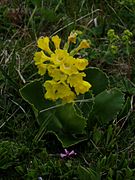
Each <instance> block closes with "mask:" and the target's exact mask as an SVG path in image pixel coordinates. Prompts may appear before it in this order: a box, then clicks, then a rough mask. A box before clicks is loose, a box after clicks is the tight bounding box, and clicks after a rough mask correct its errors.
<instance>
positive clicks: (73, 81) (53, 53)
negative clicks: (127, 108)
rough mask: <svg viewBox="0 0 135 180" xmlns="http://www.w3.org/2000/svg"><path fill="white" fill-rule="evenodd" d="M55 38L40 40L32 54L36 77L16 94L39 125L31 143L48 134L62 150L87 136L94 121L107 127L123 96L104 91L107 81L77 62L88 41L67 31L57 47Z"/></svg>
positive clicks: (85, 63) (97, 71)
mask: <svg viewBox="0 0 135 180" xmlns="http://www.w3.org/2000/svg"><path fill="white" fill-rule="evenodd" d="M61 41H62V40H61V38H60V37H59V36H58V35H56V36H53V37H51V38H49V37H47V36H46V37H41V38H39V39H38V41H37V46H38V48H39V49H40V50H39V51H38V52H35V54H34V63H35V65H36V66H37V69H38V74H39V75H40V76H41V78H40V79H36V80H35V81H32V82H30V83H29V84H27V85H26V86H24V87H23V88H22V89H21V90H20V93H21V95H22V97H23V98H24V99H25V100H26V101H27V102H28V103H29V104H31V106H32V107H33V110H34V113H35V117H36V118H37V122H38V123H39V132H38V133H37V135H36V136H35V139H34V141H38V140H39V139H40V138H42V137H43V135H44V134H45V133H54V134H55V135H56V136H57V138H58V139H59V141H60V142H61V143H62V146H63V147H68V146H71V145H74V144H76V143H78V142H81V141H84V140H86V139H87V138H88V135H87V134H88V133H87V131H89V130H91V128H92V126H93V125H94V122H99V123H103V124H104V123H108V122H110V121H111V120H112V119H113V118H114V117H116V116H117V114H118V113H119V112H120V110H121V109H122V106H123V103H124V95H123V93H122V92H121V91H120V90H118V89H116V88H112V89H110V86H109V78H108V77H107V75H106V74H105V73H104V72H102V71H101V70H100V69H98V68H94V67H89V64H90V60H87V59H85V58H80V57H81V55H82V53H83V52H84V51H85V49H87V48H92V47H91V43H90V40H86V39H82V38H81V32H80V31H72V32H71V33H70V35H69V37H68V39H67V42H66V43H65V44H64V45H63V47H62V44H63V42H61Z"/></svg>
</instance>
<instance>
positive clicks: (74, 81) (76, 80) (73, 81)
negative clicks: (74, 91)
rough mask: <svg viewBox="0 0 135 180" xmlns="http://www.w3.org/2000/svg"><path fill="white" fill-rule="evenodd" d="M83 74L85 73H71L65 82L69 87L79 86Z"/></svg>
mask: <svg viewBox="0 0 135 180" xmlns="http://www.w3.org/2000/svg"><path fill="white" fill-rule="evenodd" d="M85 76H86V74H85V73H78V74H73V75H71V76H69V77H68V79H67V83H68V84H70V86H71V87H75V86H79V84H80V83H81V82H82V81H83V77H85Z"/></svg>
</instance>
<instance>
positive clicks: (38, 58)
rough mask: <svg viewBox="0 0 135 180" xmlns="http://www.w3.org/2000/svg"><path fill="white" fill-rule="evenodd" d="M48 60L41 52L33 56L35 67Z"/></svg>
mask: <svg viewBox="0 0 135 180" xmlns="http://www.w3.org/2000/svg"><path fill="white" fill-rule="evenodd" d="M48 60H50V57H48V56H46V55H45V54H44V52H43V51H40V52H35V54H34V61H35V65H38V64H42V63H44V62H45V61H48Z"/></svg>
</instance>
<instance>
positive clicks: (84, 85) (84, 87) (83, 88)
mask: <svg viewBox="0 0 135 180" xmlns="http://www.w3.org/2000/svg"><path fill="white" fill-rule="evenodd" d="M90 88H91V84H90V83H88V82H87V81H82V82H80V83H79V84H78V85H76V86H75V92H76V94H77V95H78V94H80V93H81V94H84V93H86V92H87V91H89V89H90Z"/></svg>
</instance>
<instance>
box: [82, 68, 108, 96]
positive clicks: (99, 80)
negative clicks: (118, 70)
mask: <svg viewBox="0 0 135 180" xmlns="http://www.w3.org/2000/svg"><path fill="white" fill-rule="evenodd" d="M85 73H86V78H85V80H86V81H88V82H89V83H90V84H91V85H92V88H91V90H92V91H93V94H95V95H97V94H99V93H101V92H102V91H104V90H105V89H107V88H108V86H109V79H108V77H107V75H106V74H105V73H104V72H103V71H101V70H100V69H98V68H94V67H90V68H87V69H86V70H85Z"/></svg>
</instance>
